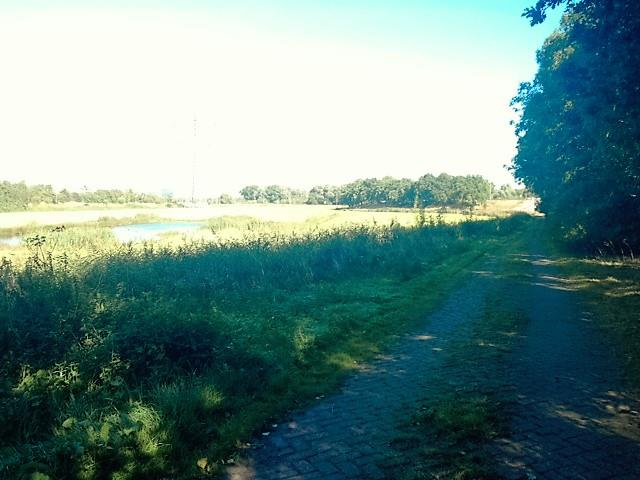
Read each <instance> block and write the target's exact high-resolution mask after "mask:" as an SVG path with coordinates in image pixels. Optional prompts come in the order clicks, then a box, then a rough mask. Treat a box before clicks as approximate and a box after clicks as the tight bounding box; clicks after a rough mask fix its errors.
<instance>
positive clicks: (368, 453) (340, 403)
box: [226, 255, 640, 480]
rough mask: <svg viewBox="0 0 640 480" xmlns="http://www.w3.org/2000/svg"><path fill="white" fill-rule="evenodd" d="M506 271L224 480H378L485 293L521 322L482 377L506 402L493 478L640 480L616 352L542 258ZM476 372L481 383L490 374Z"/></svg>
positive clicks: (457, 300) (639, 432)
mask: <svg viewBox="0 0 640 480" xmlns="http://www.w3.org/2000/svg"><path fill="white" fill-rule="evenodd" d="M511 261H513V262H519V263H520V264H521V266H523V267H524V268H525V272H526V274H524V275H520V276H518V277H517V278H515V279H514V278H513V277H508V276H502V272H500V271H496V267H495V265H496V262H495V261H488V262H486V264H485V265H484V266H483V268H482V269H481V270H479V271H476V272H474V274H473V275H472V276H471V277H470V278H469V280H467V281H466V283H465V284H464V285H463V286H462V287H461V288H459V289H458V290H457V291H456V292H455V293H454V294H453V295H451V297H450V298H449V299H448V300H447V301H446V302H445V303H444V304H443V306H442V307H441V308H440V309H439V311H437V312H436V313H435V314H433V315H431V316H430V317H429V318H428V319H427V322H426V325H425V327H424V328H422V329H420V330H419V331H416V332H413V333H412V334H411V335H407V336H406V337H404V338H403V339H401V340H400V341H399V342H398V344H397V345H396V347H394V348H393V349H392V350H391V351H390V352H389V353H388V354H387V355H385V356H380V358H378V359H377V360H376V361H374V362H372V363H371V364H370V365H368V366H366V367H363V368H362V370H361V371H360V373H358V374H356V375H354V376H352V377H350V378H349V379H348V380H347V381H346V382H345V385H344V386H343V388H342V389H341V391H339V392H338V393H335V394H333V395H331V396H329V397H327V398H324V399H319V401H318V402H317V403H316V404H315V405H314V406H312V407H310V408H309V409H308V410H306V411H303V412H297V413H294V414H292V416H291V417H290V418H289V420H288V421H286V422H284V423H283V424H281V425H279V426H277V427H276V428H275V429H274V430H273V431H271V432H264V434H263V435H262V436H261V437H260V439H258V440H257V441H256V442H254V445H253V447H252V449H251V450H250V451H249V452H248V458H247V459H246V460H245V461H244V462H242V463H239V464H236V465H233V466H230V467H228V469H227V472H226V476H227V478H228V479H231V480H248V479H264V480H270V479H307V480H312V479H343V478H362V479H382V478H385V472H384V471H383V470H382V469H381V468H380V464H381V462H383V461H384V460H385V457H386V455H387V453H388V451H389V448H390V447H389V444H390V442H391V440H392V439H393V438H394V437H395V435H396V434H397V432H396V426H397V425H398V424H399V422H400V421H401V420H402V419H403V418H406V417H407V415H410V414H411V412H412V411H413V409H414V408H415V406H416V402H418V401H419V400H421V399H425V398H427V399H428V398H429V397H430V392H436V391H437V390H438V388H439V386H438V385H434V383H435V382H434V378H436V377H437V375H435V372H437V371H442V369H446V368H447V365H446V360H445V354H446V352H447V349H448V348H449V347H452V346H453V344H454V342H456V341H459V340H460V339H461V338H462V339H463V338H470V336H471V335H472V330H473V326H474V324H475V322H477V321H479V320H480V319H481V318H482V313H483V312H484V311H485V302H486V301H488V296H487V294H488V293H489V292H494V293H495V292H496V291H497V292H499V293H500V295H501V296H502V297H504V298H505V299H508V300H509V301H510V302H512V303H514V304H515V305H516V306H517V307H518V308H519V309H521V310H522V311H524V312H527V316H528V317H529V319H528V323H527V325H526V327H525V330H524V331H523V332H521V333H522V335H521V336H520V338H519V340H518V341H517V342H516V344H515V347H514V349H513V350H512V352H511V353H509V354H507V355H506V356H504V357H502V358H501V360H496V362H499V364H496V366H495V367H496V368H495V370H493V371H491V369H490V372H491V374H494V375H495V376H499V377H500V378H499V379H498V382H497V385H500V387H498V388H500V389H501V390H503V391H502V394H504V395H508V396H509V397H511V398H513V399H514V401H513V402H511V404H510V406H509V408H508V411H507V412H506V414H507V418H508V422H509V429H508V434H507V435H506V436H505V437H504V438H499V439H497V440H496V441H495V444H494V445H493V446H492V448H491V451H492V453H493V454H494V455H495V460H496V463H497V467H498V471H499V472H500V474H501V475H503V476H504V477H506V478H509V479H518V478H523V479H529V480H530V479H534V478H549V479H554V478H558V479H580V478H584V479H606V478H616V479H624V478H628V479H638V478H640V443H639V440H640V423H639V418H638V413H637V411H638V409H639V408H638V401H637V398H638V397H637V396H634V395H632V394H631V393H628V392H625V391H624V389H623V386H622V383H621V380H620V370H619V368H618V363H617V362H616V355H615V351H614V350H613V349H612V346H611V345H610V344H609V343H608V342H607V340H606V338H605V337H604V335H602V334H601V333H600V331H599V330H598V328H597V326H596V325H595V323H596V322H594V319H593V318H592V315H591V314H590V313H589V312H587V311H584V310H583V309H582V308H581V305H580V298H579V294H577V293H576V292H574V291H572V289H571V288H570V286H569V285H568V284H566V283H565V282H564V281H562V279H561V278H559V277H558V276H557V274H556V272H555V271H554V267H553V262H551V261H550V260H548V259H547V258H545V257H544V256H542V255H519V256H514V257H512V259H511ZM493 298H495V295H494V296H493ZM465 365H466V366H465V367H464V370H465V372H464V374H463V375H461V377H463V378H473V376H474V368H476V365H475V364H474V361H473V359H469V360H468V361H467V363H466V364H465ZM483 369H485V370H486V366H484V367H483ZM477 373H478V379H479V381H482V377H483V375H486V371H484V372H480V371H478V372H477ZM386 472H387V474H388V470H386Z"/></svg>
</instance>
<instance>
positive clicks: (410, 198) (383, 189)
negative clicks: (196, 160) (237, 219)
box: [240, 173, 521, 208]
mask: <svg viewBox="0 0 640 480" xmlns="http://www.w3.org/2000/svg"><path fill="white" fill-rule="evenodd" d="M504 188H505V190H504V194H505V196H503V197H500V198H515V197H506V195H507V194H509V195H512V196H513V195H518V193H516V192H521V190H513V189H512V190H506V188H507V187H504ZM491 191H492V185H491V183H490V182H488V181H487V180H485V179H484V178H482V177H481V176H479V175H467V176H451V175H447V174H444V173H443V174H441V175H439V176H437V177H434V176H433V175H424V176H423V177H421V178H420V179H419V180H417V181H413V180H410V179H408V178H401V179H397V178H393V177H383V178H381V179H377V178H367V179H359V180H356V181H354V182H351V183H348V184H346V185H342V186H339V187H338V186H332V185H316V186H315V187H313V188H312V189H311V190H310V191H309V193H308V194H307V193H305V192H297V191H296V190H292V189H289V188H287V187H281V186H278V185H270V186H268V187H266V188H264V189H263V188H261V187H258V186H257V185H249V186H247V187H244V188H243V189H242V190H241V191H240V193H241V194H242V196H243V198H244V199H245V200H247V201H257V202H268V203H300V202H306V203H308V204H312V205H337V204H341V205H347V206H349V207H400V208H407V207H408V208H411V207H416V206H439V207H446V206H450V207H461V208H473V207H475V206H477V205H480V204H484V203H486V202H487V200H489V199H490V197H491Z"/></svg>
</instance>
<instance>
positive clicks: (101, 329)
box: [0, 206, 526, 479]
mask: <svg viewBox="0 0 640 480" xmlns="http://www.w3.org/2000/svg"><path fill="white" fill-rule="evenodd" d="M242 207H243V208H249V209H250V210H243V208H239V207H235V208H233V207H231V208H229V209H227V208H226V207H225V208H224V212H225V214H226V215H225V216H224V217H218V218H217V219H209V220H207V221H206V222H205V223H204V225H205V228H203V229H202V232H201V233H202V235H201V237H198V236H197V235H196V236H195V237H194V238H175V237H174V238H172V237H171V236H169V237H168V238H166V239H163V240H161V241H159V242H151V243H150V242H147V243H142V244H137V245H136V244H128V245H118V244H117V243H116V242H115V241H114V239H113V237H112V236H110V235H109V232H110V230H109V227H108V226H107V225H111V224H113V223H114V222H113V221H112V220H102V222H103V223H102V226H100V225H99V224H96V223H93V224H91V223H84V224H79V225H77V226H75V227H73V226H70V227H68V228H66V229H65V230H63V231H60V230H58V231H52V229H51V227H40V226H39V227H36V230H37V229H40V230H39V231H40V232H42V233H41V234H38V235H40V236H36V235H35V234H34V235H33V236H31V237H30V238H31V239H30V240H29V241H27V242H26V244H23V245H21V246H19V247H15V248H10V247H9V248H8V250H7V251H8V252H9V254H10V255H12V257H10V256H8V255H4V256H5V259H4V260H3V261H2V263H1V264H0V325H1V327H2V328H1V330H0V335H1V336H0V349H1V351H2V352H3V354H2V357H1V363H0V372H1V375H0V377H1V378H2V379H3V381H2V384H0V417H1V418H3V419H5V421H4V422H3V423H2V425H0V439H1V440H0V442H1V444H0V452H1V455H0V472H1V474H2V475H4V476H5V477H6V478H32V475H36V474H38V475H40V477H38V478H47V477H49V478H85V479H94V478H106V477H107V476H111V477H112V478H120V479H126V478H158V477H160V476H167V475H169V476H171V477H172V478H174V477H175V478H193V477H197V476H198V475H203V474H211V475H213V474H215V472H216V471H218V469H219V468H220V466H221V465H222V464H223V463H224V462H225V461H226V460H228V459H229V458H230V457H232V456H233V455H234V452H237V451H238V449H239V448H240V447H242V445H243V444H244V442H246V441H248V440H249V438H250V436H251V434H252V433H253V432H255V431H256V430H259V429H260V428H261V427H262V426H263V425H265V424H268V423H269V422H273V421H274V419H277V418H278V416H279V415H281V414H282V413H284V412H286V411H287V410H288V409H290V408H292V407H294V406H299V405H302V404H304V403H305V402H307V401H308V400H309V399H312V398H314V397H315V396H317V395H320V394H323V393H326V392H327V391H329V390H331V389H332V388H334V387H335V386H336V385H337V382H338V381H339V380H340V378H342V376H343V375H344V374H345V373H347V372H349V371H351V370H352V369H353V368H354V367H356V366H357V365H358V364H359V363H360V362H362V361H364V360H366V359H367V358H370V357H371V355H373V354H374V353H375V352H376V351H378V349H379V348H381V347H382V346H383V345H384V344H386V343H387V342H389V341H390V339H392V338H393V335H394V334H395V333H398V332H401V331H404V330H405V329H406V328H407V327H408V326H410V325H411V324H412V323H413V322H416V321H418V320H420V319H421V318H423V316H424V314H425V313H426V312H428V311H429V310H430V309H433V308H435V306H436V305H437V304H438V302H439V301H440V300H441V299H442V298H443V297H444V295H445V294H446V292H447V291H448V290H449V289H450V288H452V287H453V285H454V284H455V283H456V281H457V280H459V279H460V278H461V277H462V276H464V275H466V272H467V271H468V266H469V265H471V264H473V262H474V261H475V260H476V259H478V258H479V257H481V256H483V255H484V254H485V253H486V252H488V251H491V250H493V249H496V248H499V246H500V245H501V244H502V243H503V242H506V241H509V238H510V235H512V234H513V233H514V232H516V231H518V230H519V229H520V228H521V227H520V226H521V225H522V224H523V222H526V218H524V217H522V218H521V217H513V218H508V219H504V220H489V219H486V218H485V221H481V222H478V221H475V222H469V221H465V222H462V223H460V221H461V220H465V216H464V215H462V214H459V213H439V212H427V214H426V217H424V218H423V221H422V223H420V225H421V226H420V227H417V226H416V222H417V218H416V213H415V212H407V211H399V212H363V211H341V210H338V211H336V210H332V209H330V208H327V207H319V208H313V207H307V206H300V207H297V206H286V207H264V208H260V209H259V210H260V214H259V216H258V215H257V214H256V206H247V207H244V206H242ZM216 211H220V210H216ZM249 211H250V212H251V213H252V214H253V215H251V216H249V215H244V214H245V213H248V212H249ZM172 212H173V210H172ZM175 212H177V213H178V214H181V215H184V216H182V217H181V219H187V218H190V219H194V218H198V219H200V218H207V217H208V216H209V215H210V213H211V210H208V211H207V212H206V214H204V213H200V212H198V213H196V212H192V211H188V210H184V211H182V210H175ZM63 213H64V215H70V214H75V213H76V212H63ZM81 213H82V214H83V215H85V216H84V217H82V216H80V217H77V218H76V217H73V219H77V220H78V221H80V219H81V220H82V221H84V222H86V221H87V218H89V217H87V216H86V215H87V213H88V212H81ZM110 213H112V212H110ZM231 213H233V214H234V216H231ZM21 215H27V214H21ZM40 215H42V214H40ZM56 215H57V214H56ZM195 215H198V216H195ZM199 215H204V216H202V217H201V216H199ZM5 218H6V217H5ZM13 218H14V222H16V223H14V224H13V227H12V228H14V231H15V229H16V228H21V227H24V225H21V224H20V223H18V222H17V220H15V217H13ZM33 218H34V217H33V216H30V215H27V217H26V218H25V217H23V218H22V221H23V222H24V221H25V220H26V221H28V222H30V221H33ZM38 218H41V217H38ZM42 218H44V220H43V222H44V223H48V222H50V221H51V219H52V218H54V219H55V220H60V219H63V218H64V220H65V221H66V220H68V219H70V218H72V217H69V216H67V217H57V216H53V217H51V216H48V217H42ZM128 218H129V220H130V221H137V220H135V218H132V217H128ZM145 218H146V217H145ZM173 218H176V217H175V216H174V217H173ZM466 219H467V220H468V219H469V217H466ZM146 220H152V221H159V218H151V219H149V218H146ZM115 223H118V222H117V221H116V222H115ZM403 225H404V226H403ZM4 226H5V227H6V226H7V224H4ZM24 231H25V233H27V232H28V230H24ZM221 233H222V234H221ZM207 235H211V237H207Z"/></svg>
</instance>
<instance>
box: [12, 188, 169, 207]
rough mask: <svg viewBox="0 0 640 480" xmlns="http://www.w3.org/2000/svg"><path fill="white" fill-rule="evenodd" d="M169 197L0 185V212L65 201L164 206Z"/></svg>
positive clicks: (130, 192)
mask: <svg viewBox="0 0 640 480" xmlns="http://www.w3.org/2000/svg"><path fill="white" fill-rule="evenodd" d="M169 201H170V200H169V199H168V198H165V197H162V196H159V195H154V194H149V193H138V192H134V191H133V190H116V189H111V190H95V191H93V192H90V191H83V192H70V191H68V190H61V191H59V192H56V191H55V190H54V189H53V187H52V186H51V185H27V184H25V183H24V182H19V183H12V182H7V181H3V182H0V211H4V212H10V211H19V210H26V209H28V208H29V206H31V205H38V204H43V203H44V204H56V203H65V202H81V203H103V204H106V203H116V204H127V203H155V204H165V203H167V202H169Z"/></svg>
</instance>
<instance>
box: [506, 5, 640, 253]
mask: <svg viewBox="0 0 640 480" xmlns="http://www.w3.org/2000/svg"><path fill="white" fill-rule="evenodd" d="M562 3H566V5H567V10H566V13H565V15H564V17H563V20H562V23H561V26H560V28H559V29H558V30H557V31H556V32H555V33H553V34H552V35H551V36H550V37H549V38H548V39H547V40H546V41H545V43H544V45H543V46H542V48H541V49H540V51H539V52H538V55H537V61H538V72H537V74H536V76H535V78H534V80H533V81H532V82H529V83H524V84H522V85H521V86H520V89H519V91H518V94H517V95H516V97H515V98H514V100H513V102H512V103H513V106H514V108H515V109H516V110H517V111H518V112H519V113H520V114H521V116H520V120H519V121H518V123H517V125H516V134H517V136H518V152H517V154H516V156H515V158H514V161H513V173H514V175H515V176H516V178H517V179H519V180H521V181H522V182H523V183H524V184H525V185H526V186H527V187H528V188H529V189H531V190H532V191H533V192H535V193H536V194H537V195H538V196H539V197H540V199H541V203H540V210H541V211H543V212H545V213H546V214H547V215H548V217H549V218H550V219H551V220H552V221H553V222H554V223H555V225H556V226H557V228H558V229H559V231H560V232H561V233H562V235H563V237H564V238H566V239H568V240H571V241H574V242H578V243H580V244H582V245H584V246H590V247H592V248H597V247H598V246H599V245H602V243H603V242H610V241H613V242H616V243H619V244H624V245H632V246H634V247H636V248H637V247H638V246H640V122H638V119H639V118H640V81H639V78H640V64H639V63H638V60H637V59H638V58H640V2H637V1H635V0H633V1H632V0H582V1H568V2H560V1H556V0H547V1H539V2H538V3H537V4H536V6H535V7H532V9H529V10H527V11H526V12H525V16H527V17H528V18H529V19H530V21H531V23H532V24H535V23H539V22H540V21H543V20H544V13H545V11H546V9H548V8H552V7H554V6H558V5H560V4H562Z"/></svg>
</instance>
